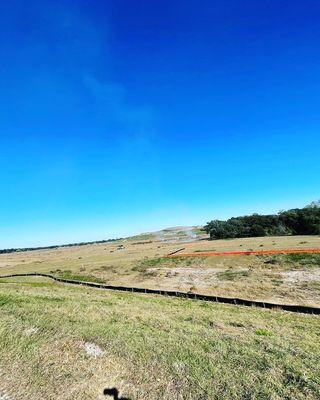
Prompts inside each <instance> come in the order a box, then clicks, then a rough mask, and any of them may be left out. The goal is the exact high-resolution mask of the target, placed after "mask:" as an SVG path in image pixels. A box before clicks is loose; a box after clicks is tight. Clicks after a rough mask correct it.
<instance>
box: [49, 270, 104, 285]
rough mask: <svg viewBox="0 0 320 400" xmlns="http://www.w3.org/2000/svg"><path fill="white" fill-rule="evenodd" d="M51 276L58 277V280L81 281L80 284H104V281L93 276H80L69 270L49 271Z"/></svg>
mask: <svg viewBox="0 0 320 400" xmlns="http://www.w3.org/2000/svg"><path fill="white" fill-rule="evenodd" d="M50 272H51V273H52V274H53V275H55V276H58V277H59V278H63V279H72V280H75V281H82V282H94V283H106V282H105V280H104V279H101V278H99V277H97V276H94V275H89V274H80V273H77V272H72V271H70V270H65V271H61V270H54V271H50Z"/></svg>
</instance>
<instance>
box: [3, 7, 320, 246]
mask: <svg viewBox="0 0 320 400" xmlns="http://www.w3.org/2000/svg"><path fill="white" fill-rule="evenodd" d="M319 37H320V3H319V1H316V0H314V1H310V0H305V1H300V0H299V1H295V0H291V1H279V0H277V1H273V0H265V1H262V2H261V1H256V0H247V1H243V0H230V1H222V0H221V1H212V0H211V1H207V0H203V1H201V2H199V1H194V0H184V1H167V0H161V1H158V0H155V1H150V2H133V1H124V0H112V1H108V0H104V1H97V0H92V1H90V2H89V1H83V0H77V1H74V0H70V1H60V0H54V1H48V0H41V1H29V2H25V1H22V0H21V1H19V0H13V1H10V2H2V3H1V5H0V178H1V186H0V248H6V247H17V246H36V245H46V244H54V243H66V242H76V241H82V240H83V241H86V240H98V239H104V238H110V237H118V236H125V235H129V234H133V233H138V232H142V231H148V230H156V229H159V228H164V227H168V226H174V225H190V224H201V223H205V222H206V221H208V220H210V219H213V218H227V217H230V216H233V215H239V214H245V213H252V212H261V213H263V212H274V211H278V210H280V209H284V208H288V207H295V206H303V205H305V204H307V203H309V202H310V201H312V200H316V199H318V198H319V197H320V195H319V193H320V191H319V187H320V185H319V183H320V180H319V175H320V159H319V150H320V129H319V128H320V112H319V108H320V102H319V100H320V46H319Z"/></svg>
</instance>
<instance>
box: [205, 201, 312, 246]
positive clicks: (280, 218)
mask: <svg viewBox="0 0 320 400" xmlns="http://www.w3.org/2000/svg"><path fill="white" fill-rule="evenodd" d="M203 230H204V231H206V232H207V233H208V234H209V235H210V239H229V238H242V237H254V236H284V235H320V201H317V202H312V203H311V204H309V205H307V206H306V207H304V208H293V209H290V210H287V211H280V212H279V213H278V214H270V215H260V214H252V215H245V216H242V217H232V218H230V219H228V220H227V221H221V220H217V219H216V220H212V221H210V222H208V223H207V224H206V225H205V226H204V227H203Z"/></svg>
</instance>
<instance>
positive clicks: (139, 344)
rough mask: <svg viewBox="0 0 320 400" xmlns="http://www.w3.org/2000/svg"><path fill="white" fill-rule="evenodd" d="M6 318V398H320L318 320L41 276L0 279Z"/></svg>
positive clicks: (2, 331) (0, 371)
mask: <svg viewBox="0 0 320 400" xmlns="http://www.w3.org/2000/svg"><path fill="white" fill-rule="evenodd" d="M0 321H1V323H0V398H1V396H3V398H6V399H9V400H16V399H19V400H20V399H26V400H29V399H30V400H40V399H41V400H42V399H48V400H51V399H52V400H53V399H55V400H62V399H63V400H66V399H68V400H71V399H77V400H80V399H83V400H90V399H103V398H106V397H104V396H103V394H102V393H103V390H104V389H105V388H108V387H117V388H118V389H119V392H120V395H122V396H125V397H128V398H130V399H131V400H134V399H150V400H151V399H152V400H153V399H168V400H169V399H170V400H171V399H178V400H179V399H190V400H191V399H192V400H193V399H200V398H201V399H208V400H209V399H230V400H231V399H232V400H237V399H259V400H261V399H272V400H276V399H279V400H280V399H288V400H289V399H319V398H320V319H319V317H316V316H308V315H302V314H290V313H286V312H281V311H269V310H259V309H255V308H252V309H251V308H244V307H240V306H229V305H221V304H209V303H205V302H201V301H192V300H186V299H173V298H168V299H167V298H160V297H152V296H148V295H137V294H130V293H117V292H108V291H102V290H98V289H89V288H82V287H79V288H78V287H69V286H66V285H62V284H57V283H51V282H47V281H45V280H42V281H40V280H39V279H37V278H35V279H33V280H31V279H29V280H26V279H21V280H19V281H18V280H16V281H14V280H6V281H4V280H1V281H0ZM88 349H89V350H90V349H91V350H92V349H93V351H91V353H90V351H88ZM5 396H6V397H5Z"/></svg>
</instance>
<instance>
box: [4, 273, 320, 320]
mask: <svg viewBox="0 0 320 400" xmlns="http://www.w3.org/2000/svg"><path fill="white" fill-rule="evenodd" d="M24 276H42V277H45V278H50V279H53V280H55V281H57V282H63V283H70V284H73V285H82V286H89V287H94V288H98V289H108V290H117V291H122V292H135V293H148V294H157V295H161V296H171V297H182V298H188V299H196V300H203V301H210V302H215V303H225V304H233V305H241V306H247V307H261V308H268V309H278V310H284V311H290V312H296V313H304V314H316V315H320V307H310V306H302V305H294V304H277V303H269V302H265V301H255V300H246V299H239V298H232V297H221V296H211V295H205V294H199V293H190V292H178V291H171V290H160V289H146V288H137V287H126V286H113V285H105V284H102V283H95V282H86V281H77V280H73V279H64V278H59V277H58V276H54V275H51V274H43V273H37V272H33V273H25V274H9V275H0V279H1V278H15V277H24Z"/></svg>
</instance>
